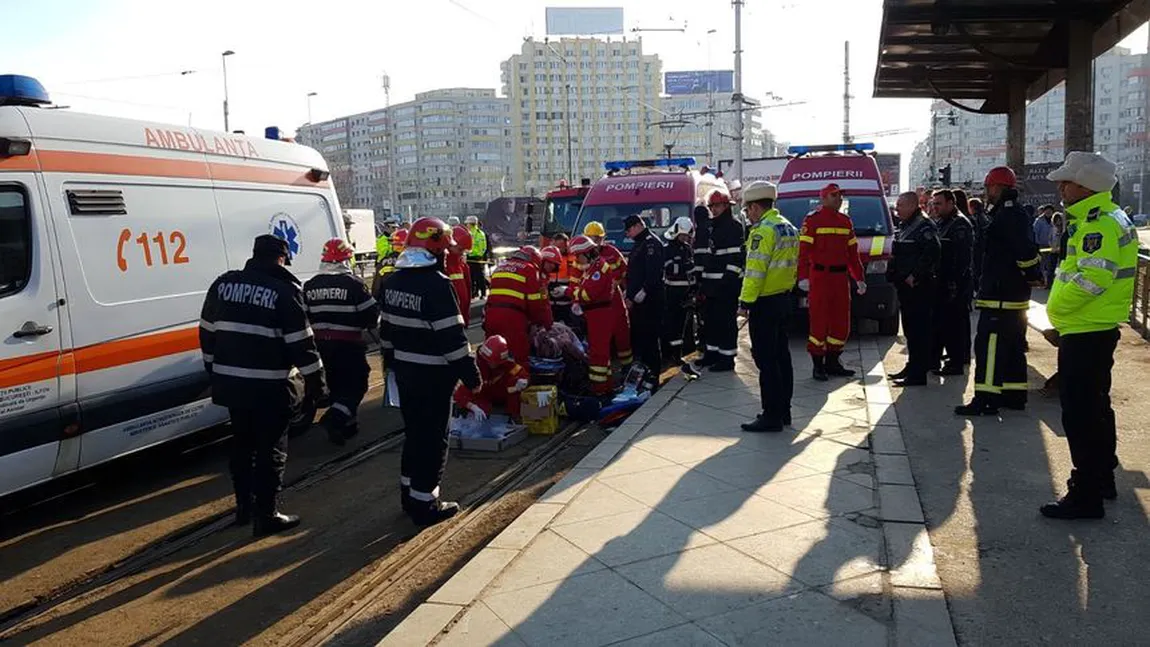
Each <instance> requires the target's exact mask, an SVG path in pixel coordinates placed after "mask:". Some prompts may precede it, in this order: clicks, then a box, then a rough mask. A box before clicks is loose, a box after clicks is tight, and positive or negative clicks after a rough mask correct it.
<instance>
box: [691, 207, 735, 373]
mask: <svg viewBox="0 0 1150 647" xmlns="http://www.w3.org/2000/svg"><path fill="white" fill-rule="evenodd" d="M707 206H708V207H709V208H710V210H711V232H710V235H711V240H710V247H709V249H708V252H709V253H708V254H707V256H706V258H705V259H704V261H703V274H702V288H701V289H702V293H703V297H704V302H703V308H704V314H703V318H704V319H705V320H706V322H707V328H706V330H707V339H706V353H705V354H704V355H703V360H702V361H701V362H699V365H700V366H709V367H710V370H711V372H713V373H719V372H724V371H733V370H735V356H736V355H738V352H739V344H738V338H739V325H738V321H737V319H736V317H737V315H738V310H739V290H740V289H741V287H742V282H743V264H744V263H745V258H744V255H743V242H744V238H743V226H742V225H741V224H739V223H738V221H736V220H735V217H734V214H733V213H732V212H731V196H729V195H728V194H727V193H726V192H725V191H722V190H719V189H716V190H714V191H712V192H711V195H710V196H709V197H708V198H707Z"/></svg>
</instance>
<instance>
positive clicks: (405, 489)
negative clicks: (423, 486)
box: [399, 483, 411, 514]
mask: <svg viewBox="0 0 1150 647" xmlns="http://www.w3.org/2000/svg"><path fill="white" fill-rule="evenodd" d="M399 505H400V507H401V508H403V511H404V512H407V513H409V514H410V512H411V486H410V485H404V484H403V483H400V484H399Z"/></svg>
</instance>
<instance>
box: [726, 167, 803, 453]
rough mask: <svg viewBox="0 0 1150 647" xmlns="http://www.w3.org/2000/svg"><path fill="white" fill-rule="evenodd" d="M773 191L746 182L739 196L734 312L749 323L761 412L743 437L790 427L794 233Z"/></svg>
mask: <svg viewBox="0 0 1150 647" xmlns="http://www.w3.org/2000/svg"><path fill="white" fill-rule="evenodd" d="M777 198H778V190H777V189H776V187H775V185H773V184H771V183H770V182H762V181H758V182H751V183H750V184H748V185H747V187H746V188H745V189H744V190H743V200H744V204H745V205H746V210H747V211H746V213H747V218H748V220H749V221H750V222H751V225H752V226H751V231H750V237H749V238H748V239H747V272H746V275H745V276H744V277H743V286H742V291H741V292H740V293H739V311H740V313H742V314H743V315H744V316H746V317H747V318H748V319H749V323H748V325H749V326H750V328H751V355H752V356H753V357H754V359H755V366H756V367H758V369H759V399H760V400H761V402H762V412H761V413H759V415H758V416H756V417H755V419H754V420H753V421H751V422H748V423H744V424H743V425H742V427H743V430H744V431H754V432H764V431H765V432H776V431H782V430H783V427H784V426H786V425H789V424H791V395H792V394H793V391H794V381H795V377H794V368H793V367H792V366H791V350H790V347H789V346H788V345H787V326H788V323H789V320H790V317H791V308H792V307H793V305H792V303H791V290H793V289H794V287H795V273H796V271H797V267H796V266H797V264H798V257H799V238H798V236H799V233H798V231H797V230H796V229H795V227H794V225H792V224H791V223H790V221H788V220H787V219H786V218H784V217H783V216H782V214H780V213H779V210H778V209H775V200H776V199H777Z"/></svg>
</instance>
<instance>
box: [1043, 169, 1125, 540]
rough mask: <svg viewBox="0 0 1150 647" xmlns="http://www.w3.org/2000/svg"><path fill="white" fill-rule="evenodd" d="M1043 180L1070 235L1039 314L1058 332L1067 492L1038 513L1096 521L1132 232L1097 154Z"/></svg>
mask: <svg viewBox="0 0 1150 647" xmlns="http://www.w3.org/2000/svg"><path fill="white" fill-rule="evenodd" d="M1047 178H1048V179H1049V180H1051V181H1052V182H1057V183H1058V192H1059V194H1060V195H1061V197H1062V203H1063V205H1065V209H1066V212H1065V215H1066V219H1067V230H1068V231H1070V232H1073V233H1072V234H1071V235H1070V239H1069V241H1068V243H1067V246H1066V252H1067V253H1066V260H1064V261H1062V263H1061V264H1060V265H1059V267H1058V271H1057V273H1056V274H1055V277H1054V284H1053V287H1052V288H1051V292H1050V299H1049V300H1048V301H1047V303H1046V312H1047V314H1048V315H1049V316H1050V322H1051V323H1052V324H1054V328H1055V329H1056V330H1057V331H1058V374H1059V376H1060V378H1059V389H1058V391H1059V399H1060V401H1061V403H1062V429H1063V431H1065V432H1066V440H1067V443H1068V444H1069V445H1070V460H1071V461H1072V462H1073V464H1074V469H1073V471H1071V473H1070V474H1071V475H1070V481H1069V483H1068V486H1069V489H1068V490H1067V493H1066V494H1065V495H1064V496H1063V497H1062V498H1061V499H1059V500H1058V501H1056V502H1054V503H1049V504H1047V505H1044V506H1042V508H1041V511H1042V514H1043V515H1045V516H1047V517H1053V518H1056V519H1100V518H1102V517H1103V516H1105V514H1106V511H1105V509H1104V508H1103V506H1102V500H1103V499H1114V498H1116V497H1117V496H1118V493H1117V489H1116V487H1115V483H1114V469H1115V468H1116V467H1117V466H1118V456H1117V444H1118V439H1117V428H1116V422H1115V417H1114V409H1113V407H1111V405H1110V383H1111V369H1112V368H1113V366H1114V351H1115V348H1116V347H1117V344H1118V339H1119V337H1120V336H1121V335H1120V333H1119V330H1118V327H1119V325H1121V323H1122V322H1123V321H1126V320H1127V319H1128V317H1129V314H1130V305H1131V300H1132V299H1133V297H1134V281H1135V278H1134V277H1135V274H1136V272H1137V269H1138V232H1137V230H1136V229H1135V228H1134V226H1133V225H1132V224H1131V222H1130V219H1129V218H1128V217H1127V216H1126V213H1125V212H1123V211H1122V209H1119V208H1118V205H1116V204H1115V203H1114V201H1113V199H1112V198H1111V194H1110V191H1111V189H1113V188H1114V184H1115V183H1116V182H1117V181H1118V179H1117V177H1116V167H1115V165H1114V163H1113V162H1111V161H1110V160H1108V159H1106V158H1105V157H1103V156H1102V155H1100V154H1098V153H1084V152H1078V151H1073V152H1071V153H1069V154H1068V155H1067V156H1066V161H1065V162H1064V163H1063V164H1062V166H1061V167H1059V168H1057V169H1055V170H1054V171H1052V172H1051V173H1050V175H1048V176H1047Z"/></svg>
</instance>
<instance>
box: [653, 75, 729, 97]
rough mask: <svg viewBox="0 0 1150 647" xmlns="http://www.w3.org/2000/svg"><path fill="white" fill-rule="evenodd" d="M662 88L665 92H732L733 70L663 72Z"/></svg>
mask: <svg viewBox="0 0 1150 647" xmlns="http://www.w3.org/2000/svg"><path fill="white" fill-rule="evenodd" d="M663 88H664V91H665V92H666V93H667V94H706V93H708V92H734V91H735V72H734V71H733V70H695V71H691V72H665V73H664V74H663Z"/></svg>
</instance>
